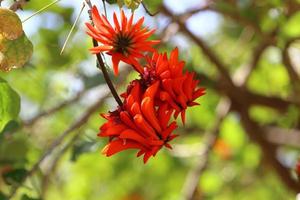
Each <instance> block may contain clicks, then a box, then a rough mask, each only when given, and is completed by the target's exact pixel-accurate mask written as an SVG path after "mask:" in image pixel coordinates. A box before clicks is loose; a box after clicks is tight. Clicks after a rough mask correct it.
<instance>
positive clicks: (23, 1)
mask: <svg viewBox="0 0 300 200" xmlns="http://www.w3.org/2000/svg"><path fill="white" fill-rule="evenodd" d="M27 2H29V0H18V1H15V3H13V4H12V5H11V6H10V8H9V9H10V10H12V11H17V10H19V9H22V8H23V6H24V5H25V4H26V3H27Z"/></svg>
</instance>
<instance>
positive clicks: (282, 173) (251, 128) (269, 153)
mask: <svg viewBox="0 0 300 200" xmlns="http://www.w3.org/2000/svg"><path fill="white" fill-rule="evenodd" d="M238 107H239V108H238V110H239V113H240V115H241V122H242V125H243V127H244V128H245V130H246V132H247V133H248V135H249V137H250V138H251V139H252V140H253V141H254V142H256V143H257V144H258V145H259V146H260V148H261V149H262V152H263V156H264V157H263V158H264V159H266V160H267V161H268V162H269V163H270V165H271V167H272V168H273V169H274V170H275V171H276V172H277V174H278V175H279V177H280V178H281V180H282V181H283V183H285V184H286V186H288V187H289V188H290V189H291V190H293V191H294V192H296V193H299V192H300V184H299V183H298V182H297V181H296V180H294V179H293V178H292V177H291V173H290V171H289V169H287V168H286V167H284V166H283V165H282V164H281V163H280V162H279V161H278V160H277V158H276V155H277V154H276V145H274V144H271V143H269V142H267V141H266V140H265V139H264V135H266V133H265V132H264V130H263V129H262V128H261V127H259V126H258V124H257V123H255V122H254V121H253V120H251V118H250V116H249V114H248V108H245V107H243V106H238Z"/></svg>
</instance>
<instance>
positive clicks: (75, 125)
mask: <svg viewBox="0 0 300 200" xmlns="http://www.w3.org/2000/svg"><path fill="white" fill-rule="evenodd" d="M108 95H109V92H108V91H107V92H106V94H103V96H102V98H100V99H99V100H98V101H97V102H96V103H94V104H93V105H92V106H90V107H89V108H88V109H87V111H86V112H85V113H84V114H83V115H82V116H81V117H80V118H79V119H78V120H76V121H75V122H74V123H73V124H71V126H70V127H69V128H67V129H66V130H65V131H64V132H63V133H62V134H61V135H60V136H59V137H58V138H56V140H54V141H53V142H52V144H51V145H50V147H49V148H48V150H47V151H46V152H45V153H44V154H43V155H42V156H41V158H40V159H39V160H38V161H37V162H36V163H35V164H34V165H33V167H32V168H31V170H29V171H28V173H27V174H26V176H25V177H24V178H23V180H22V181H20V183H19V185H17V186H16V187H14V188H13V190H12V192H11V194H10V196H9V198H8V199H12V198H13V197H14V196H15V195H16V193H17V191H18V189H19V188H20V186H21V185H22V184H23V183H24V182H25V181H26V180H27V178H28V177H30V176H32V175H33V174H34V173H35V172H36V171H37V170H38V169H39V167H40V165H41V163H42V162H43V161H44V160H45V159H46V158H47V157H48V156H49V155H50V154H51V153H52V152H53V151H54V149H55V148H56V147H57V146H59V145H60V144H61V143H62V141H63V140H64V139H65V138H66V137H67V136H69V135H70V134H71V133H72V132H73V131H75V130H77V129H78V128H80V127H81V126H82V125H84V124H86V123H87V122H88V120H89V119H90V117H91V116H92V115H93V114H94V113H95V112H96V111H97V110H98V109H99V107H100V106H101V105H102V104H103V101H104V99H105V98H106V97H107V96H108Z"/></svg>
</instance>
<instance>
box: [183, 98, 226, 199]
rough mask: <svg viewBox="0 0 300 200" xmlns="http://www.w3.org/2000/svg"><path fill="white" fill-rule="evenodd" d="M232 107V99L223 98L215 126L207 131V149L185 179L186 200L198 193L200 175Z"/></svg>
mask: <svg viewBox="0 0 300 200" xmlns="http://www.w3.org/2000/svg"><path fill="white" fill-rule="evenodd" d="M229 109H230V101H229V100H228V99H226V98H222V99H221V100H220V102H219V104H218V106H217V119H216V122H215V124H214V126H213V128H212V129H211V130H210V131H208V132H207V133H205V138H206V139H205V140H204V142H203V143H204V144H205V149H204V152H203V154H202V155H201V157H200V158H199V159H198V162H197V164H196V165H195V167H194V168H193V169H191V171H190V172H189V174H188V175H187V178H186V180H185V183H184V186H183V190H182V196H183V199H186V200H192V199H194V198H193V197H194V196H195V194H196V191H197V188H198V182H199V179H200V176H201V174H202V172H203V171H204V170H205V169H206V167H207V166H208V160H209V153H210V152H211V150H212V149H213V146H214V145H215V143H216V141H217V138H218V136H219V129H220V125H221V124H222V122H223V119H224V118H225V117H226V115H227V114H228V112H229Z"/></svg>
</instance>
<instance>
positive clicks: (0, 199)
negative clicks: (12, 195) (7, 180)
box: [0, 192, 8, 200]
mask: <svg viewBox="0 0 300 200" xmlns="http://www.w3.org/2000/svg"><path fill="white" fill-rule="evenodd" d="M7 199H8V198H7V197H6V196H5V195H4V194H3V193H2V192H0V200H7Z"/></svg>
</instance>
